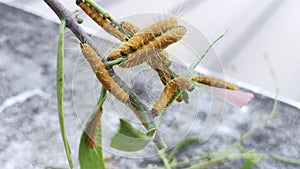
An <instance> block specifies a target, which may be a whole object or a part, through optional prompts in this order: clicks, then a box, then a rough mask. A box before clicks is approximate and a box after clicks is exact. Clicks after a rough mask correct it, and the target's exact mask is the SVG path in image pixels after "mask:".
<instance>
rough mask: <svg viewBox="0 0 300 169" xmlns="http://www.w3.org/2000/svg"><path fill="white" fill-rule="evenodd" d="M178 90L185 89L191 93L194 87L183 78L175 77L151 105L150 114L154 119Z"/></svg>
mask: <svg viewBox="0 0 300 169" xmlns="http://www.w3.org/2000/svg"><path fill="white" fill-rule="evenodd" d="M180 89H187V90H189V91H191V90H193V89H194V86H193V84H192V83H191V82H190V81H189V80H188V79H186V78H184V77H177V78H174V79H173V80H171V81H169V83H168V84H167V85H166V86H165V88H164V90H163V92H162V94H161V95H160V97H159V98H158V99H157V101H156V102H155V104H154V105H153V108H152V113H153V115H154V117H157V116H159V115H160V112H162V111H163V110H164V109H165V108H166V107H167V106H168V105H169V104H170V102H171V101H172V99H174V96H175V94H176V92H178V90H180Z"/></svg>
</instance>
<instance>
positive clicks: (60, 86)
mask: <svg viewBox="0 0 300 169" xmlns="http://www.w3.org/2000/svg"><path fill="white" fill-rule="evenodd" d="M65 28H66V21H65V20H62V21H61V24H60V29H59V36H58V48H57V59H56V62H57V63H56V95H57V109H58V119H59V125H60V132H61V136H62V140H63V143H64V147H65V151H66V155H67V158H68V162H69V166H70V168H73V162H72V158H71V150H70V146H69V143H68V139H67V136H66V130H65V120H64V32H65Z"/></svg>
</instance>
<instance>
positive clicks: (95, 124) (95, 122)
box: [86, 108, 103, 149]
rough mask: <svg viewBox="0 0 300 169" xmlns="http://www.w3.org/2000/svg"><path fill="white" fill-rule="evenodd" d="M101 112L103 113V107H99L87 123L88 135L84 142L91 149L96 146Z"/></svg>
mask: <svg viewBox="0 0 300 169" xmlns="http://www.w3.org/2000/svg"><path fill="white" fill-rule="evenodd" d="M102 114H103V109H102V108H100V109H99V110H97V111H96V112H95V114H94V115H93V117H92V118H91V121H90V122H89V125H88V126H87V136H88V137H87V140H86V143H87V144H88V146H89V147H90V148H91V149H94V148H96V146H97V135H98V131H99V127H100V123H101V117H102Z"/></svg>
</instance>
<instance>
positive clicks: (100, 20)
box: [76, 0, 128, 41]
mask: <svg viewBox="0 0 300 169" xmlns="http://www.w3.org/2000/svg"><path fill="white" fill-rule="evenodd" d="M76 4H77V5H78V6H79V7H80V8H81V9H82V10H83V11H84V12H85V13H86V14H87V15H88V16H89V17H91V18H92V19H93V20H94V21H95V22H96V23H97V24H98V25H99V26H101V27H102V28H103V29H104V30H105V31H106V32H108V33H109V34H111V35H113V36H115V37H116V38H118V39H120V40H121V41H126V40H127V39H128V37H126V36H125V34H123V33H122V32H121V31H120V30H118V28H117V26H116V25H114V24H113V23H111V22H110V20H109V18H110V16H109V14H108V13H105V15H102V14H100V13H99V12H98V11H97V10H96V9H95V8H94V7H93V6H91V5H90V4H88V3H87V2H85V1H84V0H76Z"/></svg>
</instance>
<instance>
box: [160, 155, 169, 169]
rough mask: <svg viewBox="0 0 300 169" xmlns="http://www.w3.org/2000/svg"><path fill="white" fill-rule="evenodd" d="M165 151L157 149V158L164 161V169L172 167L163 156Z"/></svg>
mask: <svg viewBox="0 0 300 169" xmlns="http://www.w3.org/2000/svg"><path fill="white" fill-rule="evenodd" d="M164 154H165V151H158V156H159V158H160V159H161V160H162V162H163V163H164V166H165V167H164V168H165V169H172V168H171V166H170V164H169V161H168V159H167V158H166V157H165V155H164Z"/></svg>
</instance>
